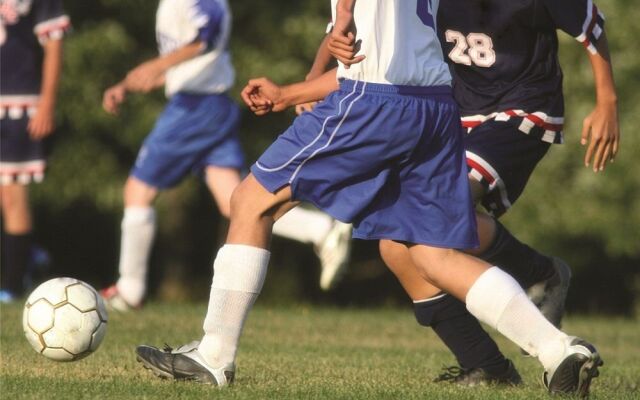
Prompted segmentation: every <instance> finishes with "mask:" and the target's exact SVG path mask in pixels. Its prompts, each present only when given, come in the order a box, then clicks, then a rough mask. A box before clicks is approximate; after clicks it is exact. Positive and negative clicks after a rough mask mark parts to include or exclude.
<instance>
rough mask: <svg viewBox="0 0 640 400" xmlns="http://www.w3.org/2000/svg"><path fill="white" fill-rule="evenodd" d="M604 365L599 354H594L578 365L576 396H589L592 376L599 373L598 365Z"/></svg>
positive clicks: (584, 397)
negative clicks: (591, 357) (580, 365)
mask: <svg viewBox="0 0 640 400" xmlns="http://www.w3.org/2000/svg"><path fill="white" fill-rule="evenodd" d="M602 365H604V361H602V359H601V358H600V356H599V355H595V357H593V359H591V360H589V361H587V362H586V363H584V364H583V365H582V367H580V373H579V379H578V390H577V394H578V397H579V398H581V399H586V398H587V397H589V388H590V387H591V381H592V380H593V378H595V377H597V376H599V375H600V371H598V367H601V366H602Z"/></svg>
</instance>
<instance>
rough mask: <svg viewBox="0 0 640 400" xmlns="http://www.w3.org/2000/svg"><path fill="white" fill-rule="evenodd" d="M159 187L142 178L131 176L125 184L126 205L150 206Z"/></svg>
mask: <svg viewBox="0 0 640 400" xmlns="http://www.w3.org/2000/svg"><path fill="white" fill-rule="evenodd" d="M157 193H158V189H156V188H155V187H153V186H150V185H148V184H147V183H145V182H142V181H141V180H139V179H137V178H134V177H129V179H127V182H126V183H125V185H124V192H123V197H124V205H125V207H149V206H151V204H152V203H153V200H155V198H156V195H157Z"/></svg>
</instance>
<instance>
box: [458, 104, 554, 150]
mask: <svg viewBox="0 0 640 400" xmlns="http://www.w3.org/2000/svg"><path fill="white" fill-rule="evenodd" d="M491 119H493V120H495V121H509V120H511V121H515V122H519V124H518V130H520V131H521V132H523V133H526V134H527V135H535V136H539V137H540V140H542V141H543V142H548V143H563V142H564V139H563V136H562V128H563V126H564V117H551V116H549V115H547V114H546V113H543V112H541V111H536V112H532V113H527V112H525V111H523V110H506V111H500V112H494V113H491V114H489V115H468V116H465V117H462V118H461V121H462V127H463V128H465V129H467V131H468V132H469V131H471V130H472V129H473V128H475V127H477V126H479V125H481V124H482V123H484V122H486V121H488V120H491Z"/></svg>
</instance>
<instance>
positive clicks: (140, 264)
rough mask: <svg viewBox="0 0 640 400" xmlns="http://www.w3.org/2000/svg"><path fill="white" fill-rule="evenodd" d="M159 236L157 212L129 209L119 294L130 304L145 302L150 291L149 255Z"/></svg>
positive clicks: (124, 234) (122, 239) (118, 284)
mask: <svg viewBox="0 0 640 400" xmlns="http://www.w3.org/2000/svg"><path fill="white" fill-rule="evenodd" d="M155 232H156V212H155V210H154V209H153V208H151V207H127V208H125V209H124V217H123V218H122V236H121V239H120V266H119V270H120V278H119V279H118V282H117V283H116V286H117V288H118V293H120V295H121V296H122V298H123V299H124V300H125V301H126V302H127V303H129V304H132V305H138V304H140V303H141V302H142V299H143V298H144V294H145V291H146V288H147V270H148V268H149V254H150V253H151V246H152V245H153V238H154V236H155Z"/></svg>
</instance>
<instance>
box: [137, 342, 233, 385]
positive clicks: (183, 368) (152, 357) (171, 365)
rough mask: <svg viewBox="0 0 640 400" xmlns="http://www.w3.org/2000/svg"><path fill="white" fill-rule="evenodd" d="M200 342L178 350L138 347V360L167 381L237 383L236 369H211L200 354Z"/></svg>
mask: <svg viewBox="0 0 640 400" xmlns="http://www.w3.org/2000/svg"><path fill="white" fill-rule="evenodd" d="M198 344H199V342H197V341H195V342H191V343H189V344H186V345H184V346H180V347H178V348H176V349H172V348H171V347H169V346H166V347H165V348H164V349H163V350H160V349H158V348H157V347H153V346H144V345H143V346H138V347H137V348H136V355H137V357H136V359H137V360H138V361H139V362H141V363H142V364H143V366H144V367H145V368H146V369H149V370H151V372H153V373H154V374H155V375H156V376H158V377H160V378H166V379H175V380H190V381H196V382H199V383H204V384H208V385H215V386H227V385H229V384H231V383H233V379H234V377H235V366H234V365H233V363H232V364H229V365H226V366H224V367H222V368H211V367H210V366H209V365H208V364H207V363H206V361H204V359H203V358H202V356H201V355H200V353H199V352H198Z"/></svg>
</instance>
